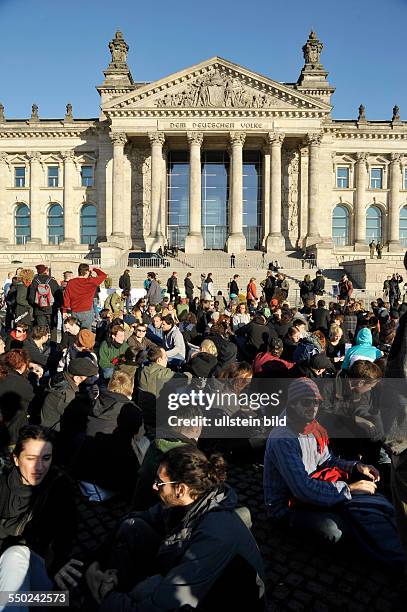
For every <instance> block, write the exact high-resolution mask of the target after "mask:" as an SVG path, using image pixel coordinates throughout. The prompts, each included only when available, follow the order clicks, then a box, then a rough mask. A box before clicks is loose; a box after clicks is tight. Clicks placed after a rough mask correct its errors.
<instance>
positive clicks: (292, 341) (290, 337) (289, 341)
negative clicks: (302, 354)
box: [281, 326, 301, 362]
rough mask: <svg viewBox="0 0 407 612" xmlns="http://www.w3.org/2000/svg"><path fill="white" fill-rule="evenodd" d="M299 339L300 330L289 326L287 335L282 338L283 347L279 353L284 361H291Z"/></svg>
mask: <svg viewBox="0 0 407 612" xmlns="http://www.w3.org/2000/svg"><path fill="white" fill-rule="evenodd" d="M300 340H301V332H300V330H299V329H298V327H294V326H292V327H289V328H288V332H287V335H286V336H284V338H283V345H284V349H283V353H282V355H281V357H282V359H285V360H286V361H290V362H292V361H293V355H294V352H295V349H296V348H297V346H298V343H299V341H300Z"/></svg>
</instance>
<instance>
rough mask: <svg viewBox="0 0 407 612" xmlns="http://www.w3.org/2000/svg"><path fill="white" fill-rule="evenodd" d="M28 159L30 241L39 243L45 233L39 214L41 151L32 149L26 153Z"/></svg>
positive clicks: (41, 174)
mask: <svg viewBox="0 0 407 612" xmlns="http://www.w3.org/2000/svg"><path fill="white" fill-rule="evenodd" d="M27 155H28V157H29V160H30V215H31V240H30V242H31V243H35V244H40V243H41V242H42V239H41V236H42V235H43V234H45V233H46V232H44V231H43V230H44V228H43V227H42V215H41V192H40V188H41V186H42V185H41V178H42V176H43V173H42V168H41V153H39V152H38V151H32V152H30V153H27Z"/></svg>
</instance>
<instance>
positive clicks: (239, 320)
mask: <svg viewBox="0 0 407 612" xmlns="http://www.w3.org/2000/svg"><path fill="white" fill-rule="evenodd" d="M248 323H250V315H249V313H248V312H247V305H246V304H245V303H244V302H242V303H241V304H238V306H237V308H236V312H235V314H234V315H233V318H232V326H233V331H236V330H237V329H239V327H243V326H244V325H247V324H248Z"/></svg>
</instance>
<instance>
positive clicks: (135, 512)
mask: <svg viewBox="0 0 407 612" xmlns="http://www.w3.org/2000/svg"><path fill="white" fill-rule="evenodd" d="M406 266H407V258H406ZM63 276H64V278H63V280H61V281H60V282H58V281H57V280H56V279H55V278H54V277H53V276H52V274H51V272H50V270H49V269H48V267H47V266H45V265H43V264H39V265H38V266H37V267H36V273H34V271H33V270H31V269H28V268H19V269H18V270H17V271H16V273H15V274H14V273H12V274H9V278H8V279H7V281H6V282H5V283H4V309H3V312H4V318H3V321H2V329H1V343H0V353H1V356H0V465H1V470H0V479H1V488H0V543H1V547H0V554H1V556H0V591H10V592H18V591H29V590H31V591H36V590H56V591H58V590H63V591H64V590H69V591H71V592H72V593H73V594H74V595H75V597H77V598H82V599H83V600H84V601H86V602H87V603H86V609H99V610H102V611H106V612H107V611H110V610H111V611H113V610H118V609H120V610H126V611H127V610H128V611H133V612H136V611H138V612H143V611H145V612H147V611H153V610H154V611H157V612H158V611H160V610H162V611H164V610H168V611H169V610H176V609H184V610H187V609H198V610H202V611H205V610H208V611H209V610H211V611H213V610H218V609H223V607H222V606H221V607H219V605H220V604H219V602H220V601H224V597H225V595H224V594H225V593H228V595H227V601H228V605H229V607H230V608H231V609H233V610H247V609H253V610H254V611H256V610H264V609H265V574H264V569H263V563H262V558H261V554H260V551H259V548H258V546H257V544H256V541H255V539H254V537H253V535H252V533H251V529H250V527H251V520H250V512H249V511H248V509H247V508H245V507H243V506H241V505H239V502H238V498H237V494H236V492H235V491H234V490H233V488H232V487H230V485H229V484H228V475H227V463H226V462H227V461H229V462H232V463H233V461H235V460H241V459H244V460H245V461H247V460H249V461H250V459H251V458H253V460H256V461H259V460H261V461H264V501H265V506H266V509H267V515H268V521H269V522H270V524H271V525H275V526H278V527H279V528H281V529H287V530H295V531H296V532H297V533H298V534H301V536H304V534H306V535H307V536H308V537H310V538H316V539H318V540H319V541H320V542H321V545H322V546H333V545H335V546H337V545H338V544H339V543H340V545H341V546H346V544H347V543H350V544H351V545H353V546H354V545H355V543H357V545H358V546H359V547H360V550H361V552H363V553H364V554H368V555H369V556H370V557H371V558H372V559H374V560H375V562H377V563H381V564H383V567H389V568H391V571H392V572H400V575H401V573H402V571H403V568H404V563H405V553H406V551H407V518H406V515H407V391H406V388H407V387H406V386H405V379H406V377H407V300H406V301H404V297H405V294H404V295H402V294H401V292H400V290H399V286H400V284H401V283H402V282H403V279H402V277H401V276H400V275H399V274H394V275H393V277H391V278H390V279H388V280H389V282H388V285H386V289H385V288H384V291H383V294H382V295H381V296H380V297H378V298H377V299H376V300H374V301H372V302H371V303H370V304H365V303H364V302H363V301H361V300H357V299H355V298H353V297H352V294H353V286H352V283H351V281H350V280H349V279H348V278H347V277H346V276H344V277H343V278H342V279H341V281H340V283H339V290H338V296H337V298H336V299H333V298H332V297H331V298H329V296H326V295H325V284H324V278H323V274H322V271H320V270H316V273H315V278H313V279H311V276H310V275H306V276H305V278H304V280H303V281H302V282H301V284H300V295H301V300H302V303H303V305H302V307H292V306H290V304H289V302H288V300H287V298H288V295H289V289H290V286H289V283H288V280H287V278H286V276H285V275H284V274H282V273H281V272H280V271H279V267H278V266H277V267H276V268H275V269H274V270H272V269H270V270H268V271H267V272H266V276H265V278H264V279H262V280H261V282H259V283H257V281H256V278H255V277H253V276H252V277H250V278H248V279H247V283H246V282H245V283H244V284H243V287H242V283H241V279H240V277H239V275H238V274H235V275H234V276H233V278H231V281H230V283H229V285H228V288H227V291H225V292H222V291H220V290H219V291H217V290H216V287H215V281H214V278H213V275H212V274H210V273H209V274H202V275H201V283H200V286H199V287H195V286H194V283H193V281H192V275H191V273H190V272H188V273H187V274H186V277H185V279H184V280H183V286H182V287H180V286H179V280H178V277H177V273H176V272H173V273H171V275H170V276H169V278H168V280H167V282H166V284H161V283H160V282H159V280H158V278H157V275H156V273H155V272H149V273H148V274H147V275H146V280H145V283H144V290H145V291H144V297H142V298H139V299H137V300H136V301H135V303H133V300H132V298H131V276H130V272H129V270H125V271H124V273H123V275H122V276H121V277H120V279H119V288H118V290H117V291H116V290H112V291H111V292H110V293H109V294H108V296H107V297H106V299H105V300H104V301H101V298H100V295H101V286H102V284H103V283H104V282H105V281H106V276H107V275H106V274H105V273H104V272H103V271H102V270H100V269H98V268H93V269H92V268H90V267H89V265H88V264H85V263H82V264H80V265H79V268H78V271H77V274H74V273H73V272H69V271H67V272H65V273H64V275H63ZM387 379H397V380H398V381H400V380H401V381H404V383H403V384H404V387H403V384H402V385H400V384H398V385H397V384H396V380H395V381H394V385H393V387H392V389H393V390H392V393H393V395H392V398H391V406H392V409H393V410H391V411H389V410H388V409H387V408H388V405H389V404H388V398H387V389H388V387H386V386H385V383H386V381H387ZM387 382H388V381H387ZM283 383H284V385H283ZM259 386H260V387H259ZM283 386H284V389H285V391H284V393H283V396H282V400H281V401H280V402H279V404H278V407H274V408H273V409H270V407H268V408H266V409H260V411H259V410H258V409H256V410H254V409H253V407H252V406H251V405H250V403H249V404H248V405H243V404H242V403H241V402H240V398H241V397H242V396H243V395H246V396H248V397H250V393H251V391H252V390H255V389H259V388H261V389H263V390H264V389H265V390H267V391H270V390H273V389H277V388H279V387H283ZM202 390H204V391H205V393H207V394H210V393H212V394H217V397H219V393H220V392H221V391H222V392H223V391H227V392H228V393H231V394H233V396H234V398H235V400H234V401H232V402H231V403H229V404H228V405H227V406H225V405H223V404H221V403H219V402H218V403H217V404H215V405H214V406H213V411H214V414H217V415H224V416H227V417H228V418H232V417H233V419H235V420H234V423H236V422H237V421H236V418H237V417H239V418H241V419H246V420H247V419H249V417H250V418H251V417H253V415H256V416H258V415H259V414H262V415H263V416H265V417H271V416H274V417H277V416H278V418H279V419H280V422H279V423H280V424H279V425H278V426H275V427H272V428H270V430H268V431H266V432H265V431H264V429H263V428H260V430H259V429H258V428H250V427H249V429H246V430H245V435H244V436H242V435H240V434H238V433H236V432H237V430H235V429H234V430H233V431H234V432H235V433H236V435H232V436H226V435H223V434H222V433H221V432H219V433H218V434H217V435H216V432H215V434H213V432H212V435H208V432H207V431H206V430H205V424H204V422H203V420H202V415H203V408H202V407H200V406H198V405H196V403H195V402H193V401H192V400H191V401H186V402H183V403H182V404H181V405H180V406H179V407H178V410H177V417H178V420H177V424H176V425H171V426H169V427H166V428H161V427H159V426H158V421H159V418H158V417H159V416H161V417H162V413H160V414H158V412H159V410H161V411H162V409H163V400H164V405H166V401H167V400H166V398H168V393H170V392H171V393H175V392H176V393H184V394H185V393H186V394H187V397H192V393H193V392H197V391H202ZM78 495H82V496H84V497H86V498H87V499H88V500H90V501H91V502H95V503H103V502H104V501H105V500H108V499H110V498H112V497H114V496H121V497H122V498H123V499H125V500H126V502H127V504H128V508H129V513H128V514H126V515H125V516H123V518H122V520H121V521H120V522H119V524H118V525H117V527H116V528H115V529H114V530H113V532H112V533H110V534H109V535H108V537H107V539H106V540H105V541H103V542H101V543H98V546H96V543H95V549H94V550H92V551H88V552H89V554H88V555H87V556H86V557H85V556H83V557H81V558H72V554H71V551H72V543H73V541H74V540H75V537H76V534H77V528H78V517H77V510H76V503H75V500H76V498H77V496H78ZM1 609H4V607H3V606H1V605H0V610H1ZM21 609H22V610H23V609H24V610H26V609H27V610H28V607H24V606H22V607H21Z"/></svg>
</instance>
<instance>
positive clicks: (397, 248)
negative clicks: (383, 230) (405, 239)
mask: <svg viewBox="0 0 407 612" xmlns="http://www.w3.org/2000/svg"><path fill="white" fill-rule="evenodd" d="M388 247H389V253H403V252H404V251H405V249H403V247H402V246H401V244H400V240H390V242H389V244H388Z"/></svg>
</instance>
